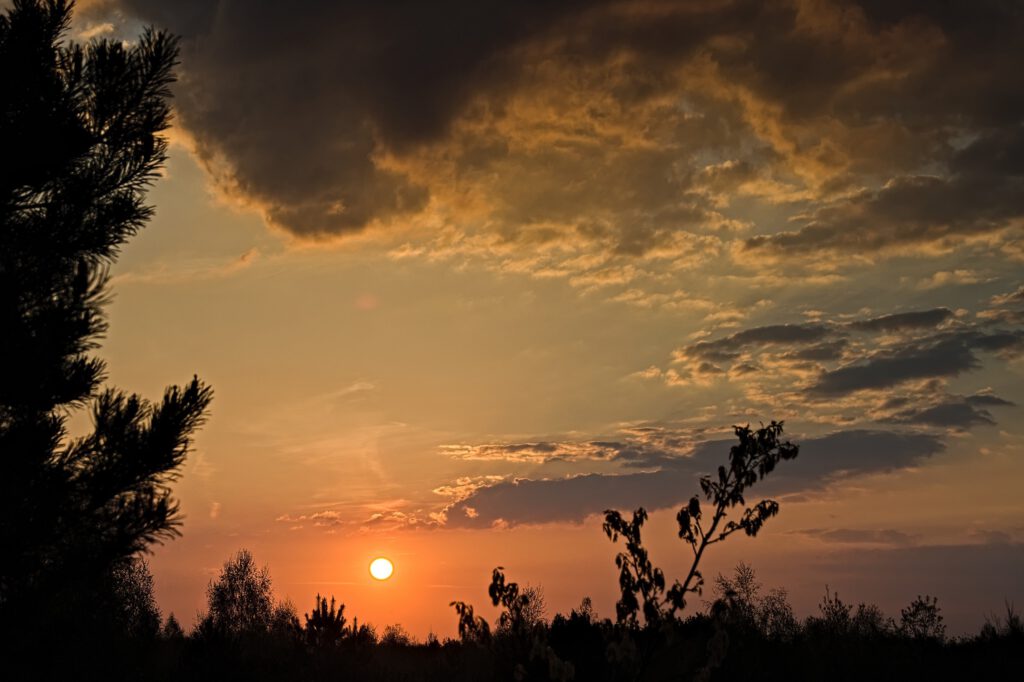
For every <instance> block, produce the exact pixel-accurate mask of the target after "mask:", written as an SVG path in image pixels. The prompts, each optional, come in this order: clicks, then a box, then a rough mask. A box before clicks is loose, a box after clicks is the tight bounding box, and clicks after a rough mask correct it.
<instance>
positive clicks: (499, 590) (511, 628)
mask: <svg viewBox="0 0 1024 682" xmlns="http://www.w3.org/2000/svg"><path fill="white" fill-rule="evenodd" d="M504 570H505V569H504V567H502V566H498V567H497V568H495V569H494V571H493V572H492V573H491V584H490V585H489V586H488V588H487V594H488V596H489V597H490V598H491V603H492V604H494V606H501V608H502V611H501V613H500V614H499V615H498V630H499V631H501V632H514V633H522V632H525V631H526V630H528V629H529V628H530V626H531V625H532V624H533V623H532V622H531V621H530V620H528V615H530V613H529V606H530V597H529V595H528V594H526V592H524V591H520V590H519V583H511V582H510V583H507V582H505V574H504V572H503V571H504Z"/></svg>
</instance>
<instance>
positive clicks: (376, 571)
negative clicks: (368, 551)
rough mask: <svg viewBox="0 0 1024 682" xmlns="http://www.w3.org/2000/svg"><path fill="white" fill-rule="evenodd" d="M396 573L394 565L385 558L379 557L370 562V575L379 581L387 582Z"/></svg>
mask: <svg viewBox="0 0 1024 682" xmlns="http://www.w3.org/2000/svg"><path fill="white" fill-rule="evenodd" d="M394 571H395V566H394V564H392V563H391V561H389V560H388V559H385V558H384V557H378V558H376V559H374V560H373V561H371V562H370V575H372V576H373V577H374V578H376V579H377V580H387V579H388V578H390V577H391V574H392V573H394Z"/></svg>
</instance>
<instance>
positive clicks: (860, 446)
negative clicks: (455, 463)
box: [447, 430, 944, 528]
mask: <svg viewBox="0 0 1024 682" xmlns="http://www.w3.org/2000/svg"><path fill="white" fill-rule="evenodd" d="M731 445H732V441H729V440H720V441H719V440H716V441H706V442H703V443H701V444H699V445H698V446H697V447H695V448H694V449H693V450H692V451H691V452H690V453H689V454H686V455H678V456H676V457H672V458H665V457H664V456H659V457H658V458H657V459H656V460H654V461H652V462H650V463H652V464H658V465H660V466H661V469H660V470H658V471H654V472H643V473H622V474H586V475H581V476H574V477H569V478H558V479H551V480H530V479H520V480H514V481H504V482H501V483H497V484H496V485H492V486H489V487H482V488H479V489H477V490H475V491H474V492H473V493H472V494H471V495H469V496H468V497H466V498H465V499H462V500H460V501H459V502H457V503H455V504H453V505H451V506H450V507H449V508H448V510H447V525H448V527H453V528H461V527H468V528H483V527H489V526H491V525H493V524H495V523H498V522H503V523H506V524H509V525H518V524H536V523H548V522H581V521H582V520H583V519H585V518H586V517H587V516H589V515H591V514H599V513H601V512H602V511H603V510H605V509H608V508H617V509H633V508H636V507H638V506H644V507H646V508H647V509H662V508H667V507H672V506H675V505H677V504H680V503H681V502H683V501H684V500H687V499H689V498H690V497H691V496H692V495H694V494H696V493H698V492H699V487H698V479H699V476H700V475H701V474H704V473H710V472H712V471H713V470H714V469H715V468H716V467H717V466H718V465H719V464H721V463H723V462H725V461H727V459H728V452H729V447H730V446H731ZM943 449H944V445H943V443H942V441H941V440H940V439H939V438H937V437H935V436H931V435H927V434H916V433H900V432H895V431H867V430H856V431H840V432H837V433H833V434H829V435H826V436H822V437H819V438H810V439H807V440H805V441H803V442H801V443H800V455H799V457H797V458H796V459H795V460H792V461H789V462H785V463H784V464H782V465H780V466H779V468H778V469H776V471H775V472H774V473H773V474H772V475H771V476H770V477H769V478H767V479H765V480H764V481H763V482H762V483H761V484H759V485H758V487H756V488H755V489H754V490H755V493H754V494H755V495H757V494H768V495H781V494H787V493H796V492H800V491H806V490H812V489H816V488H820V487H821V486H822V485H825V484H826V483H828V482H829V481H832V480H835V479H836V477H840V476H849V475H856V474H864V473H873V472H882V471H889V470H893V469H899V468H904V467H908V466H912V465H915V464H917V463H919V462H921V461H922V460H924V459H926V458H928V457H930V456H932V455H934V454H936V453H938V452H941V451H942V450H943Z"/></svg>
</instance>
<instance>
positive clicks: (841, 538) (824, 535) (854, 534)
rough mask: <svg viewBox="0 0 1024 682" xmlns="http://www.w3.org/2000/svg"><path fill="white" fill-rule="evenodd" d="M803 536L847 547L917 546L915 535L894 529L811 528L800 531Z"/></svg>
mask: <svg viewBox="0 0 1024 682" xmlns="http://www.w3.org/2000/svg"><path fill="white" fill-rule="evenodd" d="M798 532H799V533H800V534H801V535H806V536H808V537H812V538H815V539H817V540H821V541H822V542H829V543H838V544H845V545H861V544H866V545H892V546H896V547H904V546H908V545H913V544H915V538H914V536H913V535H910V534H908V533H904V532H903V531H900V530H895V529H893V528H887V529H880V530H864V529H854V528H830V529H825V528H810V529H808V530H802V531H798Z"/></svg>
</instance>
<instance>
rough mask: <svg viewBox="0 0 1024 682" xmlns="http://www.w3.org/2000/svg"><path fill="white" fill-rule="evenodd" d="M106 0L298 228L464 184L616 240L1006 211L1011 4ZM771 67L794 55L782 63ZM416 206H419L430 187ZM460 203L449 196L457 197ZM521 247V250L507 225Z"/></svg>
mask: <svg viewBox="0 0 1024 682" xmlns="http://www.w3.org/2000/svg"><path fill="white" fill-rule="evenodd" d="M898 4H899V7H898V8H896V9H893V8H891V7H888V6H887V4H886V3H878V2H874V1H871V2H868V1H865V2H862V3H856V2H845V1H839V0H836V1H832V2H821V3H799V2H778V3H763V2H755V1H754V0H726V1H725V2H722V1H719V0H703V1H697V2H687V3H660V2H625V1H622V2H616V1H611V0H609V1H606V2H588V3H584V2H557V3H552V2H541V1H539V0H538V1H529V2H521V1H520V2H513V1H512V0H491V1H488V2H479V1H476V2H474V1H470V0H442V1H440V2H433V3H423V2H413V1H407V2H390V3H371V2H357V1H350V2H325V1H313V0H303V1H301V2H295V3H289V4H287V5H285V4H279V3H278V4H275V3H256V4H252V3H232V2H206V1H205V0H185V1H182V2H175V3H166V2H159V1H157V0H119V2H114V0H109V1H107V2H101V3H98V4H94V8H93V11H94V12H100V11H101V9H96V8H107V9H109V8H111V7H115V6H119V7H121V8H122V9H123V10H124V11H125V12H127V13H128V14H130V15H132V16H135V17H139V18H141V19H143V20H145V21H152V22H156V23H158V24H160V25H163V26H167V27H168V28H170V29H171V30H173V31H176V32H178V33H180V34H181V35H182V36H183V37H184V52H183V79H182V82H181V83H180V85H179V87H178V89H177V93H178V108H179V111H180V120H181V122H182V123H183V125H184V126H185V128H187V129H188V131H189V132H190V133H191V134H192V136H193V137H194V138H195V140H196V142H197V145H198V151H199V153H200V155H202V156H203V157H204V158H205V159H206V160H207V161H208V162H209V163H210V165H211V167H212V168H214V169H216V170H217V172H219V173H220V174H221V182H222V184H223V185H224V186H225V187H227V188H228V190H229V191H231V192H233V193H234V194H236V195H238V196H240V197H242V198H243V199H246V200H251V201H253V202H255V203H256V204H258V205H259V206H260V207H261V208H262V209H263V210H264V211H265V212H266V214H267V215H268V217H269V218H270V219H271V220H273V221H275V222H276V223H278V224H279V225H281V226H283V227H285V228H286V229H288V230H290V231H291V232H293V233H295V234H298V235H301V236H305V237H311V236H318V235H334V234H344V233H348V232H352V231H356V230H360V229H363V228H364V227H365V226H367V225H371V224H374V223H375V222H378V221H379V222H381V223H384V224H388V223H400V224H405V223H406V222H408V221H409V220H411V219H413V218H414V217H416V216H417V215H420V214H421V213H422V212H423V211H424V209H425V208H426V207H427V206H432V207H434V208H435V209H436V210H438V211H439V212H441V214H442V217H444V218H445V219H450V220H453V221H454V222H455V223H456V224H461V223H460V221H457V220H454V218H453V215H452V214H451V213H444V212H445V211H449V212H451V211H455V212H457V211H458V210H462V208H453V207H462V206H463V205H464V204H472V205H473V208H472V211H470V214H471V216H472V217H471V218H466V217H465V216H461V217H462V219H463V220H468V221H470V222H473V223H474V224H479V225H485V226H486V229H487V230H490V231H492V232H494V233H496V234H498V235H500V236H501V238H503V239H505V240H507V242H506V243H510V244H517V243H520V242H519V241H517V239H519V238H520V237H521V234H522V232H523V230H524V226H532V225H547V224H549V223H562V224H564V225H567V226H569V227H567V228H565V229H566V230H567V232H565V233H564V234H562V237H561V238H564V239H572V240H575V241H577V242H595V243H597V244H599V245H600V248H603V249H605V250H606V252H607V253H609V254H612V255H615V256H620V257H634V256H645V255H647V254H649V253H651V252H652V251H658V250H659V249H660V250H662V251H664V250H665V249H666V248H668V247H667V246H666V245H671V244H673V243H674V241H675V240H676V237H677V235H679V234H680V233H682V232H685V231H698V232H700V231H706V230H717V229H719V228H721V227H722V226H733V227H735V226H736V225H737V224H742V223H737V221H735V220H733V219H732V218H730V216H729V205H730V201H731V200H732V199H733V198H735V197H739V196H748V197H754V198H756V199H759V200H760V199H763V200H765V201H767V202H768V203H770V204H771V205H772V206H776V207H782V210H783V211H786V212H789V213H790V217H791V218H793V219H794V222H795V224H796V225H798V227H797V229H795V230H794V231H791V232H783V233H778V234H763V233H765V232H766V228H767V227H768V226H764V225H757V226H756V227H755V230H756V231H757V232H760V233H762V234H761V236H758V237H754V238H751V239H749V240H748V241H747V242H746V245H747V249H748V250H753V251H763V250H765V249H770V250H774V251H777V252H779V253H807V252H813V251H831V252H840V253H850V252H871V251H878V250H883V249H886V248H888V247H891V246H901V245H902V246H906V245H916V244H922V243H930V242H945V241H950V240H955V239H956V238H960V237H963V236H965V235H976V234H982V233H988V232H992V231H995V230H998V229H1001V228H1002V227H1005V226H1006V225H1007V221H1009V220H1012V219H1014V218H1017V217H1020V216H1021V215H1022V214H1024V199H1022V198H1021V197H1022V196H1024V192H1022V191H1021V189H1022V187H1021V182H1022V177H1024V176H1022V171H1021V159H1022V158H1024V154H1021V153H1020V150H1021V148H1022V146H1024V135H1022V133H1021V126H1020V121H1021V119H1022V118H1024V95H1022V94H1021V93H1022V92H1024V76H1021V73H1020V72H1021V70H1020V69H1018V68H1016V65H1017V64H1019V63H1021V61H1024V48H1022V47H1021V46H1022V45H1024V40H1021V39H1020V38H1021V35H1022V34H1024V31H1022V18H1021V16H1020V14H1021V13H1020V12H1018V11H1015V10H1014V8H1013V5H1012V3H997V2H985V3H963V4H962V6H961V7H960V8H959V9H957V10H951V9H950V8H949V6H948V5H950V4H951V3H920V4H917V5H915V6H913V7H911V5H910V4H908V3H898ZM794 74H799V77H798V78H794ZM431 202H433V203H431ZM455 217H459V216H455ZM522 248H527V247H526V244H525V242H524V243H523V244H522Z"/></svg>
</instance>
